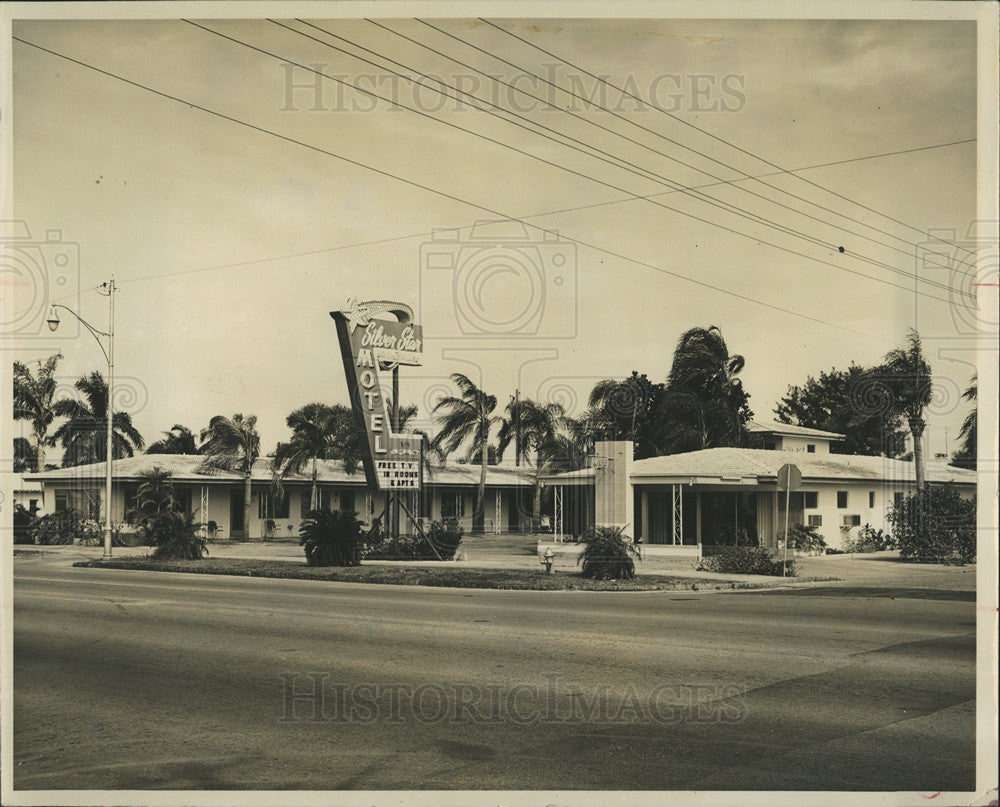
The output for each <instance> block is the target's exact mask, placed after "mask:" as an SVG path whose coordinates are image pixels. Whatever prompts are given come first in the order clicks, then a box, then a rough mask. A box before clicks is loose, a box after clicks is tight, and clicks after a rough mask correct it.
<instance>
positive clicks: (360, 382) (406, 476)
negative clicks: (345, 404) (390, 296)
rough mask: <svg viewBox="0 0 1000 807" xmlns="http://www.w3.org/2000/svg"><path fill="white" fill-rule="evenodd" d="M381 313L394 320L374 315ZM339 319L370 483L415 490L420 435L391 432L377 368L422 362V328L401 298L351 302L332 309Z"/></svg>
mask: <svg viewBox="0 0 1000 807" xmlns="http://www.w3.org/2000/svg"><path fill="white" fill-rule="evenodd" d="M382 312H389V313H391V314H394V315H395V316H396V317H397V318H398V321H397V322H392V321H389V320H382V319H373V315H374V314H377V313H382ZM330 316H331V317H333V319H334V321H335V322H336V323H337V336H338V338H339V340H340V355H341V357H342V358H343V360H344V373H345V374H346V376H347V387H348V390H349V391H350V394H351V405H352V407H353V409H354V418H355V421H356V423H357V425H358V428H359V429H361V430H362V431H364V433H365V434H366V435H367V438H368V450H367V451H366V452H364V454H363V456H362V460H363V464H364V467H365V476H366V478H367V479H368V485H369V487H371V488H374V489H378V490H415V489H418V488H420V482H421V461H420V451H421V440H422V438H421V436H420V435H416V434H396V433H394V432H393V431H392V423H391V420H390V416H389V409H388V405H387V404H386V396H385V393H384V391H383V388H382V385H381V382H380V379H379V369H380V368H382V369H387V367H386V366H387V365H388V366H389V367H392V366H395V365H399V364H406V365H417V364H420V363H421V354H422V352H423V330H422V329H421V327H420V326H419V325H415V324H414V323H412V322H411V321H410V320H411V319H412V313H411V311H410V309H409V306H406V305H403V304H401V303H388V302H373V303H357V302H353V301H351V302H349V303H348V306H347V307H346V308H345V310H343V311H331V312H330Z"/></svg>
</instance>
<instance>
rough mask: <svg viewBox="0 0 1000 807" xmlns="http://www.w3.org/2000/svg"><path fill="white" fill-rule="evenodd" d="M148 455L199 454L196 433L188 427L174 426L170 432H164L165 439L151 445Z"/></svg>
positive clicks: (147, 451)
mask: <svg viewBox="0 0 1000 807" xmlns="http://www.w3.org/2000/svg"><path fill="white" fill-rule="evenodd" d="M146 453H147V454H197V453H198V445H197V443H196V442H195V436H194V432H192V431H191V430H190V429H189V428H188V427H187V426H181V425H180V424H174V426H173V428H171V429H170V431H168V432H163V439H162V440H157V441H156V442H155V443H150V444H149V447H148V448H147V449H146Z"/></svg>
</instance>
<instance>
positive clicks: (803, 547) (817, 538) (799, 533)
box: [778, 524, 826, 552]
mask: <svg viewBox="0 0 1000 807" xmlns="http://www.w3.org/2000/svg"><path fill="white" fill-rule="evenodd" d="M788 534H789V541H788V548H789V549H798V550H800V551H802V552H820V551H823V550H825V549H826V539H825V538H824V537H823V536H822V535H820V534H819V533H818V532H816V527H813V526H805V525H802V524H793V525H792V526H791V527H790V528H789V530H788ZM778 537H779V538H781V539H784V537H785V534H784V533H783V532H782V533H779V535H778Z"/></svg>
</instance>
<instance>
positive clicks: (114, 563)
mask: <svg viewBox="0 0 1000 807" xmlns="http://www.w3.org/2000/svg"><path fill="white" fill-rule="evenodd" d="M73 565H74V566H86V567H91V568H99V569H136V570H143V571H153V572H187V573H194V574H225V575H236V576H240V577H273V578H281V579H291V580H328V581H330V582H341V583H387V584H391V585H404V586H443V587H447V588H486V589H510V590H522V591H525V590H527V591H672V590H678V589H682V590H693V591H697V590H699V589H730V590H731V589H736V588H766V587H770V586H773V585H774V583H773V582H770V581H768V582H764V581H762V582H760V583H756V582H730V581H724V580H706V579H700V578H691V577H666V578H665V577H653V576H649V577H644V576H641V575H640V576H638V577H636V578H635V579H634V580H624V581H621V582H616V581H603V580H587V579H586V578H584V577H582V576H581V575H580V574H579V573H578V572H553V573H552V574H545V573H544V572H543V571H541V570H538V571H534V570H527V569H468V568H466V569H462V568H456V567H455V566H452V565H451V564H447V566H446V567H442V568H434V567H426V566H402V565H401V566H387V565H382V564H379V565H367V564H365V565H361V566H352V567H346V568H340V567H315V566H307V565H306V564H305V563H304V562H292V561H282V560H254V559H249V558H214V559H208V558H206V559H204V560H177V561H163V560H150V559H148V558H134V557H133V558H128V557H126V558H112V559H111V560H90V561H80V562H78V563H74V564H73Z"/></svg>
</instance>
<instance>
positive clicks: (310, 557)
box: [299, 510, 365, 566]
mask: <svg viewBox="0 0 1000 807" xmlns="http://www.w3.org/2000/svg"><path fill="white" fill-rule="evenodd" d="M299 538H300V540H299V543H301V544H302V546H303V547H305V553H306V562H307V563H308V564H309V565H310V566H359V565H360V564H361V554H362V548H363V546H364V538H365V534H364V533H363V532H362V531H361V522H360V521H358V514H357V513H356V512H354V511H353V510H310V511H309V513H308V514H307V515H306V517H305V519H304V520H303V521H302V524H300V525H299Z"/></svg>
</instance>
